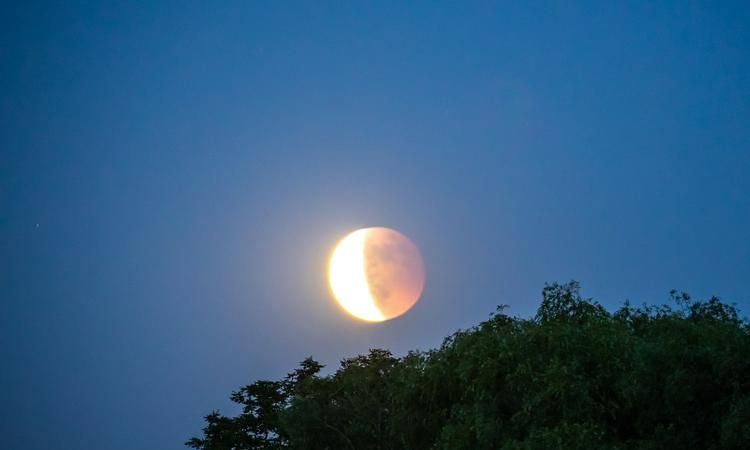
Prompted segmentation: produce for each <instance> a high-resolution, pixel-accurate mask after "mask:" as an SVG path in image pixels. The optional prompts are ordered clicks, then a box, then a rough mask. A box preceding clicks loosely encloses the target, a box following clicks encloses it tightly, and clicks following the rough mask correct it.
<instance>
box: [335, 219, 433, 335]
mask: <svg viewBox="0 0 750 450" xmlns="http://www.w3.org/2000/svg"><path fill="white" fill-rule="evenodd" d="M328 283H329V285H330V287H331V291H332V293H333V297H334V298H335V299H336V301H337V302H338V303H339V305H340V306H341V307H342V308H343V309H344V310H345V311H346V312H348V313H349V314H351V315H352V316H354V317H356V318H358V319H361V320H365V321H368V322H382V321H384V320H389V319H393V318H394V317H398V316H400V315H402V314H404V313H405V312H406V311H408V310H409V309H411V307H412V306H414V304H415V303H416V302H417V300H419V297H420V295H422V289H424V263H423V262H422V256H421V255H420V253H419V249H417V246H416V245H414V243H413V242H412V241H410V240H409V238H407V237H406V236H404V235H403V234H401V233H399V232H398V231H396V230H393V229H391V228H385V227H372V228H361V229H359V230H356V231H353V232H351V233H349V234H348V235H346V237H344V238H343V239H342V240H341V241H340V242H339V243H338V244H337V245H336V248H335V250H334V251H333V254H332V255H331V260H330V263H329V265H328Z"/></svg>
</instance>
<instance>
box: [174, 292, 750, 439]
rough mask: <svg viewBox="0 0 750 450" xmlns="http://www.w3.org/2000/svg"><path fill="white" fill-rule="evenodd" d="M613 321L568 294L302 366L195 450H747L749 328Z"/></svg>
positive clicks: (694, 305)
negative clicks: (398, 347)
mask: <svg viewBox="0 0 750 450" xmlns="http://www.w3.org/2000/svg"><path fill="white" fill-rule="evenodd" d="M672 300H673V304H674V305H675V306H674V307H669V306H664V305H662V306H646V305H644V306H643V307H639V308H634V307H632V306H631V305H630V304H628V303H625V305H624V306H623V307H621V308H620V309H619V310H618V311H616V312H615V313H613V314H610V313H609V312H607V311H606V310H605V309H604V308H603V307H602V306H600V305H599V304H597V303H596V302H593V301H591V300H588V299H583V298H581V296H580V295H579V287H578V284H577V283H575V282H571V283H568V284H562V285H561V284H552V285H548V286H546V287H545V288H544V290H543V294H542V303H541V306H540V307H539V309H538V312H537V314H536V316H535V317H533V318H531V319H522V318H516V317H509V316H507V315H505V314H504V313H503V308H502V307H500V308H498V310H497V312H496V313H495V314H493V315H492V316H491V317H490V319H489V320H487V321H485V322H482V323H480V324H479V325H477V326H476V327H474V328H472V329H470V330H465V331H459V332H457V333H455V334H453V335H452V336H450V337H448V338H447V339H445V341H444V342H443V344H442V346H441V347H440V348H438V349H435V350H432V351H428V352H412V353H409V354H407V355H406V356H404V357H402V358H396V357H394V356H393V355H392V354H391V353H390V352H388V351H386V350H371V351H370V353H369V354H368V355H360V356H357V357H354V358H349V359H345V360H344V361H342V363H341V366H340V367H339V368H338V370H336V371H335V373H333V374H330V375H322V374H321V373H320V371H321V369H322V366H321V365H320V364H319V363H317V362H316V361H314V360H313V359H311V358H308V359H306V360H305V361H303V362H302V363H301V365H300V367H299V368H298V369H297V370H295V371H294V372H292V373H291V374H289V375H288V376H287V377H286V378H285V379H283V380H281V381H256V382H255V383H253V384H250V385H248V386H245V387H243V388H241V389H240V390H239V391H237V392H234V393H233V394H232V397H231V398H232V400H233V401H235V402H236V403H238V404H240V405H242V408H243V409H242V412H241V413H240V414H239V415H237V416H236V417H226V416H223V415H220V414H219V413H218V412H213V413H211V414H209V415H208V416H206V422H207V425H206V427H205V428H204V430H203V437H202V438H193V439H191V440H190V441H188V442H187V445H189V446H191V447H194V448H196V449H203V450H229V449H237V450H250V449H305V450H316V449H319V450H325V449H328V450H333V449H356V450H370V449H372V450H384V449H393V450H395V449H404V450H424V449H451V450H463V449H466V450H482V449H507V450H511V449H512V450H521V449H524V450H531V449H555V448H559V449H562V448H565V449H593V448H600V449H613V450H614V449H643V450H646V449H661V448H671V449H688V448H704V449H719V448H722V449H724V448H725V449H741V448H750V425H749V424H750V327H749V326H748V324H747V322H746V321H743V320H741V319H740V318H739V317H738V314H737V311H736V309H735V308H734V307H733V306H731V305H727V304H724V303H722V302H721V301H719V299H717V298H711V299H709V300H707V301H693V300H692V299H691V298H690V297H689V296H688V295H687V294H682V293H677V292H672Z"/></svg>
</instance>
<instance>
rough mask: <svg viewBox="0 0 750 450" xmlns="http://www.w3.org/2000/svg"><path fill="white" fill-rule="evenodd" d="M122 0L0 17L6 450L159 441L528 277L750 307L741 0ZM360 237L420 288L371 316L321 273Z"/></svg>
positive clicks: (526, 310) (490, 301)
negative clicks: (299, 372)
mask: <svg viewBox="0 0 750 450" xmlns="http://www.w3.org/2000/svg"><path fill="white" fill-rule="evenodd" d="M143 3H144V4H141V5H138V4H135V2H115V3H111V4H104V2H75V1H69V2H55V3H54V4H41V3H33V2H16V4H15V5H10V4H7V5H4V6H3V7H2V13H1V14H0V25H1V26H0V301H1V303H0V308H1V309H0V386H2V388H0V405H2V406H1V411H0V434H1V435H2V436H3V446H4V447H5V448H8V449H13V450H26V449H34V450H36V449H39V450H42V449H44V450H47V449H51V448H55V449H77V450H85V449H109V450H126V449H180V448H183V447H182V443H183V442H184V441H185V440H187V439H188V438H189V437H191V436H193V435H196V434H197V433H199V431H200V429H201V427H202V425H203V421H202V416H203V415H204V414H206V413H208V412H209V411H210V410H211V409H213V408H222V410H223V411H226V412H230V411H232V409H227V407H228V406H229V402H228V400H227V397H228V395H229V393H230V391H232V390H233V389H235V388H237V387H239V386H241V385H243V384H246V383H249V382H251V381H253V380H255V379H257V378H263V377H272V378H280V377H282V376H284V375H285V374H286V373H287V372H289V371H291V370H292V369H293V368H294V367H295V366H296V364H297V362H299V361H300V360H302V359H303V358H304V357H306V356H308V355H313V356H315V357H316V358H317V359H319V360H320V361H322V362H323V363H325V364H328V365H329V367H331V366H335V365H336V364H337V362H338V361H339V360H340V359H341V358H342V357H345V356H353V355H354V354H356V353H359V352H364V351H367V349H368V348H371V347H385V348H389V349H391V350H393V351H394V352H396V353H397V354H403V353H404V352H405V351H407V350H409V349H414V348H419V349H428V348H431V347H434V346H437V345H439V344H440V342H441V340H442V338H443V337H444V336H446V335H447V334H449V333H451V332H453V331H455V330H456V329H458V328H465V327H468V326H471V325H473V324H475V323H477V322H478V321H480V320H483V319H485V318H487V316H488V314H489V313H491V312H492V311H494V309H495V306H496V305H498V304H501V303H504V304H508V305H510V309H509V312H510V313H511V314H516V315H521V316H529V315H531V314H533V312H534V311H535V309H536V307H537V306H538V304H539V299H540V292H541V289H542V287H543V285H544V283H545V282H547V281H567V280H570V279H577V280H579V281H580V282H581V283H582V286H583V294H584V295H585V296H592V297H595V298H596V299H598V300H599V301H601V302H602V303H603V304H604V305H605V306H607V307H608V308H614V307H616V306H617V305H619V304H620V303H621V302H622V301H623V300H625V299H630V300H632V301H633V302H635V303H641V302H644V301H648V302H662V301H666V300H667V299H668V292H669V290H670V289H672V288H676V289H680V290H685V291H688V292H690V293H692V294H693V295H694V296H697V297H705V296H708V295H711V294H716V295H719V296H721V297H722V299H724V300H726V301H730V302H737V303H738V305H739V306H740V308H741V309H742V311H743V313H744V314H748V312H750V294H748V281H750V126H749V124H750V26H748V24H749V23H750V10H748V3H747V2H736V4H732V3H725V2H702V4H701V3H698V2H682V1H680V2H673V3H672V2H659V5H656V4H653V3H655V2H642V3H643V4H644V5H642V6H635V5H629V6H624V5H620V6H614V5H610V3H619V2H591V4H577V5H576V4H573V3H572V2H568V1H562V2H553V3H539V4H535V6H530V5H529V4H528V3H531V2H520V3H519V4H516V5H510V4H505V5H498V4H492V3H484V2H481V3H474V4H471V5H468V4H467V3H466V2H446V3H442V2H441V3H440V4H436V3H435V2H425V3H421V4H417V3H413V4H412V5H410V6H405V5H404V4H403V3H404V2H393V3H390V2H388V3H387V2H337V3H330V4H327V5H326V6H322V3H321V2H309V3H294V4H292V3H289V2H263V4H261V3H260V2H258V3H256V4H251V2H226V3H225V2H200V3H201V5H198V6H196V5H187V4H186V2H178V1H174V2H159V4H158V5H155V3H156V2H143ZM217 3H221V4H220V5H219V4H217ZM410 3H411V2H410ZM629 3H632V2H629ZM375 225H381V226H389V227H393V228H396V229H398V230H400V231H401V232H403V233H405V234H406V235H407V236H409V237H410V238H411V239H412V240H413V241H414V242H415V243H416V244H417V245H418V246H419V247H420V248H421V250H422V253H423V256H424V259H425V264H426V268H427V284H426V288H425V293H424V296H423V298H422V300H421V301H420V302H419V303H418V304H417V305H416V306H415V307H414V308H413V309H412V310H411V311H410V312H409V313H408V314H406V315H405V316H403V317H401V318H398V319H396V320H393V321H390V322H387V323H382V324H365V323H362V322H357V321H355V320H352V319H350V318H349V317H348V316H346V315H345V314H344V313H342V312H341V311H340V310H339V309H338V308H337V307H336V306H335V304H334V303H333V301H332V300H331V299H330V298H329V296H328V292H327V288H326V284H325V276H324V275H325V274H324V272H325V264H326V260H327V257H328V255H329V252H330V251H331V250H332V247H333V245H334V244H335V242H336V240H338V239H339V238H341V237H342V236H343V235H344V234H346V233H347V232H349V231H352V230H353V229H356V228H359V227H364V226H375Z"/></svg>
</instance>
